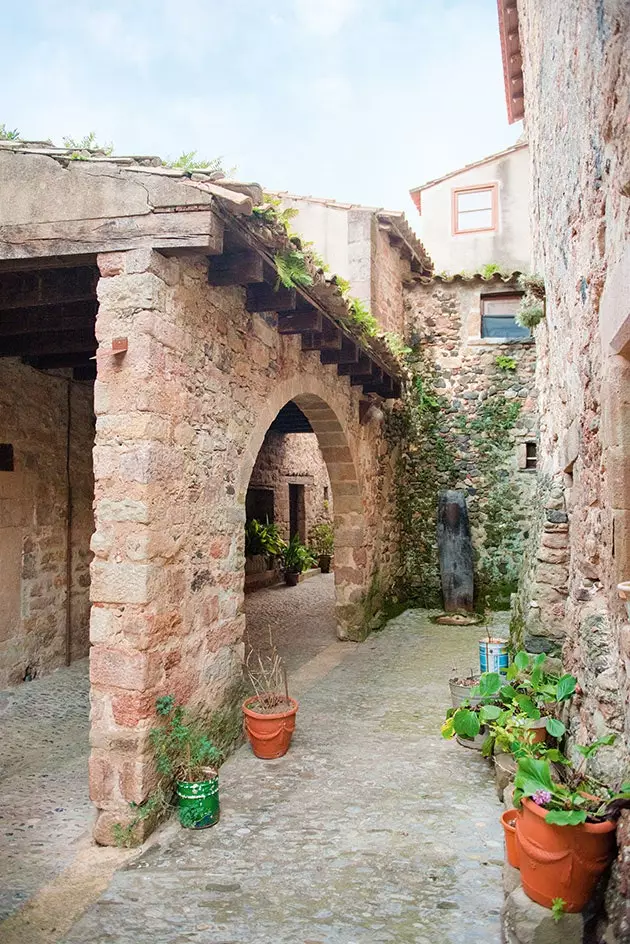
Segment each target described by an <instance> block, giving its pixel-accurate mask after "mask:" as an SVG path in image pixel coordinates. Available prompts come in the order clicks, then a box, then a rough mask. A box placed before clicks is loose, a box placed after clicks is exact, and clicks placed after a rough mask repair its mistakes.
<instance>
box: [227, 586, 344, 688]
mask: <svg viewBox="0 0 630 944" xmlns="http://www.w3.org/2000/svg"><path fill="white" fill-rule="evenodd" d="M334 581H335V578H334V575H333V574H318V575H317V576H316V577H311V578H309V579H308V580H305V581H303V582H302V583H299V584H298V585H297V587H287V586H286V584H284V583H281V584H278V586H276V587H269V588H268V589H266V590H258V591H256V592H255V593H250V594H248V595H247V596H246V597H245V613H246V615H247V630H246V643H247V646H248V648H250V649H254V650H257V651H259V652H267V651H268V650H269V633H270V632H271V636H272V639H273V644H274V645H275V647H276V648H277V650H278V652H279V653H280V655H281V656H282V658H283V659H284V661H285V663H286V666H287V670H288V672H289V673H292V672H294V671H295V670H296V669H297V668H298V667H299V666H301V665H303V664H304V663H305V662H307V661H308V660H310V659H313V658H314V657H315V656H316V655H317V654H318V653H320V652H321V651H322V650H323V649H325V648H326V647H327V646H329V645H330V644H331V643H333V642H335V640H336V638H337V637H336V634H335V583H334Z"/></svg>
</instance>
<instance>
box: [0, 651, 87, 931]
mask: <svg viewBox="0 0 630 944" xmlns="http://www.w3.org/2000/svg"><path fill="white" fill-rule="evenodd" d="M89 710H90V705H89V684H88V673H87V659H81V660H79V661H78V662H75V663H73V664H72V665H71V666H70V667H69V668H67V669H60V670H59V671H58V672H54V673H53V674H52V675H48V676H46V677H45V678H43V679H41V680H36V681H33V682H25V683H24V684H23V685H21V686H19V687H18V688H15V689H12V690H10V691H6V692H1V693H0V724H1V725H2V738H1V740H0V789H1V791H2V803H1V805H0V920H2V919H3V918H5V917H6V916H7V915H8V914H10V913H11V912H12V911H14V910H15V909H16V908H19V907H20V906H21V905H22V904H23V903H24V902H25V901H26V900H27V899H28V898H29V897H30V896H31V895H32V894H33V893H34V892H36V891H37V890H38V889H39V888H40V887H41V886H42V885H43V884H44V883H45V882H48V881H50V879H51V878H53V877H54V876H55V875H56V874H57V873H59V872H61V871H62V869H64V868H65V867H66V866H67V865H68V864H69V863H70V862H71V860H72V858H73V857H74V855H75V851H76V843H77V842H78V841H79V840H80V839H81V837H82V836H84V835H87V833H88V831H89V827H90V823H91V820H92V815H93V811H92V804H91V803H90V801H89V798H88V783H87V781H88V778H87V758H88V750H89V747H88V713H89Z"/></svg>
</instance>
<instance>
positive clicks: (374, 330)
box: [348, 298, 378, 338]
mask: <svg viewBox="0 0 630 944" xmlns="http://www.w3.org/2000/svg"><path fill="white" fill-rule="evenodd" d="M348 314H349V316H350V321H351V322H352V323H353V324H355V325H356V326H357V327H358V328H359V329H360V330H361V331H362V332H363V334H366V335H367V336H368V337H371V338H373V337H375V336H376V335H377V334H378V321H377V320H376V318H375V317H374V315H373V314H372V313H371V312H370V309H369V308H368V307H367V306H366V305H364V304H363V302H362V301H361V299H360V298H350V299H348Z"/></svg>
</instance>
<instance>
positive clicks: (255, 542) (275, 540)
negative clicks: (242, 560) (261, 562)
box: [245, 518, 287, 557]
mask: <svg viewBox="0 0 630 944" xmlns="http://www.w3.org/2000/svg"><path fill="white" fill-rule="evenodd" d="M286 546H287V545H286V541H284V540H283V539H282V538H281V537H280V532H279V531H278V528H277V526H276V525H275V524H269V523H267V524H263V523H262V522H260V521H258V520H257V519H256V518H252V520H251V521H248V522H247V524H246V525H245V554H246V556H247V557H255V556H257V555H260V554H262V555H265V556H266V557H282V554H283V553H284V549H285V548H286Z"/></svg>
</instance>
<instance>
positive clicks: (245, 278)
mask: <svg viewBox="0 0 630 944" xmlns="http://www.w3.org/2000/svg"><path fill="white" fill-rule="evenodd" d="M263 280H264V274H263V259H262V256H261V255H260V253H258V252H256V251H255V250H254V249H243V250H239V251H238V252H226V253H224V254H223V255H222V256H211V257H210V258H209V260H208V282H209V284H210V285H248V284H249V283H258V282H262V281H263Z"/></svg>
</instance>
